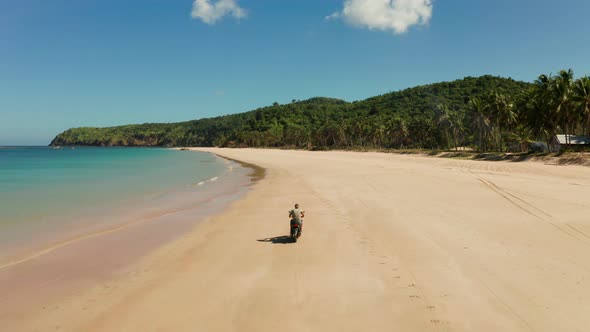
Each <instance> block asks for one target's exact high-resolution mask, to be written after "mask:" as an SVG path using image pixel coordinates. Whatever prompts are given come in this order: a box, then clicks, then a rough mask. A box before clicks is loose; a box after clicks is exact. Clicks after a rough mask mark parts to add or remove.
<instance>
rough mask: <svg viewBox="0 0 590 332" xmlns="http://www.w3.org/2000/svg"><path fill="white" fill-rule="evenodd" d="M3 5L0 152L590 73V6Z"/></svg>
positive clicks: (411, 2)
mask: <svg viewBox="0 0 590 332" xmlns="http://www.w3.org/2000/svg"><path fill="white" fill-rule="evenodd" d="M218 2H219V0H178V1H176V0H142V1H138V0H126V1H120V0H100V1H99V0H52V1H46V0H28V1H24V0H1V1H0V145H19V144H24V145H28V144H40V145H44V144H48V143H49V141H50V140H51V138H52V137H53V136H54V135H55V134H57V133H59V132H61V131H63V130H65V129H67V128H70V127H79V126H110V125H120V124H128V123H144V122H174V121H182V120H190V119H197V118H202V117H210V116H216V115H222V114H229V113H237V112H243V111H248V110H251V109H254V108H257V107H261V106H265V105H269V104H271V103H273V102H274V101H278V102H280V103H286V102H289V101H291V100H292V99H306V98H309V97H313V96H328V97H336V98H342V99H345V100H349V101H353V100H358V99H364V98H366V97H369V96H373V95H377V94H382V93H386V92H389V91H394V90H399V89H403V88H407V87H411V86H415V85H419V84H426V83H432V82H439V81H446V80H453V79H457V78H462V77H464V76H478V75H484V74H492V75H499V76H506V77H512V78H515V79H520V80H525V81H532V80H534V79H535V78H536V77H537V76H538V75H539V74H540V73H550V72H553V73H555V72H557V71H558V70H560V69H562V68H572V69H574V72H575V73H576V76H582V75H586V74H590V61H589V60H588V59H589V56H588V55H589V54H590V37H589V36H590V23H588V18H587V13H589V12H590V1H587V0H562V1H554V0H535V1H533V0H494V1H474V0H433V1H428V0H394V1H393V3H389V2H388V1H387V0H348V1H344V0H322V1H318V0H221V3H218Z"/></svg>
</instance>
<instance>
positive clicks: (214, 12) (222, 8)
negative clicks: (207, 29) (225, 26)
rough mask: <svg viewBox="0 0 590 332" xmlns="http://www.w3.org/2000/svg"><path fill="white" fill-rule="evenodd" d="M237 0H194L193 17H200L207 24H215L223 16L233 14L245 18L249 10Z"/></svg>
mask: <svg viewBox="0 0 590 332" xmlns="http://www.w3.org/2000/svg"><path fill="white" fill-rule="evenodd" d="M236 1H237V0H217V1H215V0H195V1H194V2H193V11H192V13H191V17H192V18H196V19H200V20H201V21H203V22H205V23H207V24H214V23H215V22H217V21H218V20H220V19H221V18H222V17H224V16H226V15H231V16H233V17H235V18H244V17H246V15H247V12H246V10H245V9H244V8H242V7H240V6H239V5H238V4H237V2H236Z"/></svg>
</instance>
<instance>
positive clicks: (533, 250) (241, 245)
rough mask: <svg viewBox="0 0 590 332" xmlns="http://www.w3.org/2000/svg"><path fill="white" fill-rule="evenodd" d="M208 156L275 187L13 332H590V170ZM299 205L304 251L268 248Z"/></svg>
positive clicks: (360, 156)
mask: <svg viewBox="0 0 590 332" xmlns="http://www.w3.org/2000/svg"><path fill="white" fill-rule="evenodd" d="M201 150H205V151H211V152H215V153H218V154H219V155H222V156H227V157H230V158H234V159H238V160H241V161H245V162H249V163H254V164H257V165H260V166H262V167H265V168H267V177H266V178H265V179H263V180H262V181H260V182H259V183H258V184H257V185H256V186H255V187H254V189H253V190H252V191H251V192H250V193H249V194H248V195H247V196H246V198H244V199H242V200H240V201H238V202H236V203H234V204H233V206H232V207H231V208H230V209H228V210H227V211H226V212H225V213H223V214H222V215H219V216H216V217H214V218H213V219H211V220H209V221H207V222H206V223H205V224H203V225H201V226H198V227H197V228H196V229H195V230H194V232H192V233H191V234H189V235H187V236H185V237H183V238H182V239H180V240H178V241H175V242H174V243H171V244H170V245H167V246H166V247H164V248H162V249H161V250H158V251H157V252H156V253H155V254H153V255H151V256H150V257H148V258H147V259H145V260H144V261H142V262H141V263H140V264H138V266H137V267H136V268H134V269H133V271H132V272H130V273H129V274H128V275H127V276H125V277H123V278H121V279H118V280H114V281H112V282H110V283H108V284H101V285H99V286H97V288H96V289H94V290H90V291H88V292H85V293H83V294H78V295H77V296H75V297H73V298H69V299H65V300H63V301H61V302H60V303H59V304H57V305H53V306H48V307H46V308H45V309H42V308H31V312H30V313H28V314H23V315H22V316H20V317H14V319H8V320H7V321H5V322H2V324H3V325H2V326H4V327H5V328H9V329H7V330H6V331H19V330H23V331H50V330H56V329H57V328H59V329H58V330H60V331H64V330H65V331H588V329H589V326H590V315H589V314H588V313H590V218H589V213H590V168H584V167H578V166H567V167H560V166H547V165H543V164H541V163H534V162H523V163H510V162H481V161H462V160H448V159H437V158H427V157H412V156H400V155H393V154H378V153H354V152H303V151H276V150H250V149H243V150H237V149H236V150H233V149H232V150H230V149H201ZM295 202H299V203H300V204H301V205H302V208H303V209H304V210H306V220H305V226H304V231H303V236H302V238H301V240H300V242H298V243H297V244H283V243H276V244H275V243H273V242H272V241H271V242H265V241H257V240H263V239H267V238H273V237H280V236H284V235H287V233H288V218H287V211H288V209H290V208H291V207H292V204H293V203H295ZM279 242H280V241H279Z"/></svg>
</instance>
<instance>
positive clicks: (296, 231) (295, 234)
mask: <svg viewBox="0 0 590 332" xmlns="http://www.w3.org/2000/svg"><path fill="white" fill-rule="evenodd" d="M300 236H301V228H300V227H299V224H298V223H296V222H294V221H291V240H292V241H293V242H297V239H298V238H299V237H300Z"/></svg>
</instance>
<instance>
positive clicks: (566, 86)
mask: <svg viewBox="0 0 590 332" xmlns="http://www.w3.org/2000/svg"><path fill="white" fill-rule="evenodd" d="M573 82H574V72H573V71H572V70H571V69H569V70H567V71H566V70H562V71H560V72H559V74H558V75H556V76H555V77H553V80H552V83H553V84H552V88H553V89H552V90H553V98H554V99H553V102H554V107H555V111H556V113H557V115H558V116H559V117H560V120H561V121H560V122H561V123H562V124H563V129H564V132H565V141H566V144H567V143H568V141H569V140H571V138H570V137H569V135H570V134H571V133H572V132H573V123H574V117H575V114H574V110H575V108H574V105H573V103H572V100H571V94H572V86H573ZM570 130H571V131H570Z"/></svg>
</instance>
